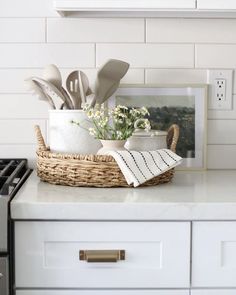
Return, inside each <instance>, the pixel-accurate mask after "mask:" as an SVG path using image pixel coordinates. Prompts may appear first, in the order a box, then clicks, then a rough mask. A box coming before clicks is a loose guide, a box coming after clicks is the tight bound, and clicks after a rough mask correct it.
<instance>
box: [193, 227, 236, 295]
mask: <svg viewBox="0 0 236 295" xmlns="http://www.w3.org/2000/svg"><path fill="white" fill-rule="evenodd" d="M192 254H193V257H192V284H193V286H194V287H212V288H214V287H228V288H230V287H236V222H194V224H193V241H192ZM234 292H235V293H234V294H236V290H235V291H234ZM203 294H204V293H203ZM216 294H217V295H218V293H216ZM219 294H220V295H221V293H219ZM194 295H195V294H194ZM197 295H198V294H197ZM223 295H226V294H225V293H224V294H223Z"/></svg>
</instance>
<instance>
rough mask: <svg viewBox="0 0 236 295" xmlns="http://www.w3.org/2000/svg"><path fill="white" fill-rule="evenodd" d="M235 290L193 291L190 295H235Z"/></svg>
mask: <svg viewBox="0 0 236 295" xmlns="http://www.w3.org/2000/svg"><path fill="white" fill-rule="evenodd" d="M235 294H236V290H193V291H191V295H235Z"/></svg>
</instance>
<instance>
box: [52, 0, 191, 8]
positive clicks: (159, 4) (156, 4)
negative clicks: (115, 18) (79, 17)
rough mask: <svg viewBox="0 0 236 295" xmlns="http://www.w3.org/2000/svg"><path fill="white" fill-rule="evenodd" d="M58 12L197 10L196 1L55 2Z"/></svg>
mask: <svg viewBox="0 0 236 295" xmlns="http://www.w3.org/2000/svg"><path fill="white" fill-rule="evenodd" d="M54 7H55V9H56V10H58V11H155V10H162V9H163V10H169V9H176V10H178V9H195V7H196V2H195V0H54Z"/></svg>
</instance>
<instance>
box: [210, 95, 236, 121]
mask: <svg viewBox="0 0 236 295" xmlns="http://www.w3.org/2000/svg"><path fill="white" fill-rule="evenodd" d="M232 99H233V108H232V109H231V110H208V119H236V95H233V98H232Z"/></svg>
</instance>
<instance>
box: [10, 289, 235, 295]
mask: <svg viewBox="0 0 236 295" xmlns="http://www.w3.org/2000/svg"><path fill="white" fill-rule="evenodd" d="M16 295H189V291H188V290H176V291H174V290H166V291H164V290H159V291H158V290H157V291H154V290H140V291H137V290H135V291H124V290H120V291H119V290H117V291H116V290H112V291H111V290H101V291H86V290H78V291H76V290H73V291H61V290H57V291H31V290H26V291H23V290H21V291H16ZM217 295H218V294H217ZM225 295H228V294H225ZM229 295H231V294H229Z"/></svg>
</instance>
